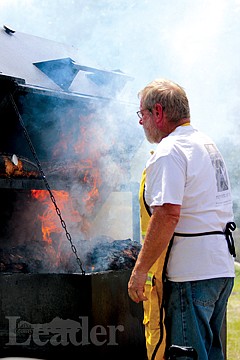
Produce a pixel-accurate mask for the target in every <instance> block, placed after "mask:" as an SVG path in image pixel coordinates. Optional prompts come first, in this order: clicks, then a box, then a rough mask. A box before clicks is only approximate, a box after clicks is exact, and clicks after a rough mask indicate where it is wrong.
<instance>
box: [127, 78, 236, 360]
mask: <svg viewBox="0 0 240 360" xmlns="http://www.w3.org/2000/svg"><path fill="white" fill-rule="evenodd" d="M139 98H140V111H138V115H139V117H140V120H139V123H140V124H141V125H142V126H143V129H144V132H145V135H146V138H147V139H148V141H149V142H150V143H156V144H158V145H157V147H156V150H155V152H154V153H153V154H152V155H151V156H150V159H149V160H148V162H147V164H146V169H145V182H144V185H142V188H143V189H144V203H145V204H146V208H147V207H148V208H149V215H150V216H149V222H148V224H147V229H146V234H145V237H144V241H143V244H142V248H141V251H140V253H139V256H138V259H137V261H136V264H135V266H134V268H133V271H132V274H131V277H130V279H129V283H128V293H129V296H130V298H131V299H132V300H133V301H135V302H137V303H138V302H140V301H143V305H144V312H145V313H144V320H146V319H145V317H146V315H148V311H149V308H151V293H152V292H153V291H154V288H155V287H156V283H157V282H159V284H160V285H159V287H158V289H157V291H155V293H157V296H158V299H159V301H158V303H159V308H161V309H162V293H161V290H162V289H161V281H164V310H165V316H164V314H162V316H159V314H158V316H157V319H158V321H162V320H164V317H165V322H164V324H165V328H166V343H164V341H163V338H164V333H165V331H164V328H162V327H161V326H159V327H158V331H157V332H158V336H159V341H156V339H155V340H154V341H153V344H152V345H154V346H155V349H153V348H152V347H151V349H150V348H149V349H150V350H149V351H148V358H149V359H160V357H159V356H161V357H162V359H164V358H166V356H167V355H166V353H165V355H164V354H163V352H162V350H161V353H162V355H157V352H158V350H159V348H160V347H161V346H162V345H163V346H164V348H166V349H168V348H169V347H170V345H177V346H183V347H193V348H194V349H195V350H196V351H197V353H198V357H199V360H223V359H224V354H223V350H222V345H221V338H220V332H221V326H222V322H223V319H224V316H225V311H226V306H227V301H228V298H229V296H230V293H231V290H232V287H233V283H234V277H235V272H234V257H235V256H236V255H235V249H234V242H233V238H232V234H231V231H232V230H234V229H235V227H236V225H235V223H234V222H233V210H232V198H231V190H230V183H229V178H228V173H227V169H226V166H225V163H224V160H223V158H222V156H221V154H220V152H219V150H218V149H217V147H216V145H215V144H214V142H213V141H212V140H211V139H210V138H209V137H208V136H206V135H205V134H203V133H201V132H199V131H197V130H196V129H194V128H193V127H192V126H191V124H190V109H189V103H188V98H187V95H186V93H185V91H184V89H183V88H182V87H181V86H179V85H178V84H176V83H174V82H172V81H169V80H166V79H158V80H155V81H153V82H151V83H150V84H148V85H147V86H146V87H145V88H144V89H143V90H141V91H140V92H139ZM149 278H150V281H151V280H152V287H151V290H149V288H148V284H149V283H148V281H149ZM145 304H147V305H145ZM154 306H155V305H154ZM159 319H160V320H159ZM146 322H148V323H149V324H150V322H151V319H150V318H148V321H145V323H146ZM150 325H151V324H150ZM151 328H154V326H153V327H151V326H150V327H148V329H147V331H146V334H149V331H150V332H151ZM162 331H163V333H162ZM151 338H152V337H151V335H149V336H148V338H147V339H146V340H147V348H148V347H149V344H148V339H151ZM160 338H161V339H160Z"/></svg>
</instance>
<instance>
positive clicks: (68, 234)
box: [9, 93, 85, 275]
mask: <svg viewBox="0 0 240 360" xmlns="http://www.w3.org/2000/svg"><path fill="white" fill-rule="evenodd" d="M9 96H10V99H11V103H12V105H13V107H14V110H15V112H16V114H17V116H18V119H19V122H20V124H21V127H22V129H23V132H24V135H25V137H26V139H27V142H28V145H29V147H30V149H31V151H32V154H33V156H34V159H35V161H36V164H37V166H38V169H39V171H40V173H41V176H42V178H43V181H44V183H45V186H46V188H47V190H48V192H49V194H50V198H51V200H52V202H53V204H54V207H55V210H56V213H57V215H58V216H59V219H60V222H61V225H62V227H63V229H64V230H65V234H66V237H67V240H68V241H69V242H70V244H71V249H72V252H73V253H74V255H75V256H76V260H77V263H78V265H79V267H80V269H81V272H82V275H85V270H84V269H83V265H82V261H81V259H80V258H79V256H78V254H77V249H76V247H75V245H74V244H73V242H72V237H71V235H70V233H69V232H68V230H67V226H66V223H65V221H64V220H63V218H62V215H61V211H60V209H59V207H58V206H57V203H56V200H55V197H54V195H53V193H52V191H51V189H50V186H49V184H48V181H47V179H46V176H45V174H44V172H43V169H42V166H41V164H40V162H39V160H38V156H37V153H36V151H35V149H34V147H33V144H32V141H31V139H30V136H29V134H28V132H27V129H26V127H25V125H24V122H23V120H22V117H21V115H20V113H19V110H18V108H17V105H16V103H15V101H14V98H13V96H12V94H11V93H10V94H9Z"/></svg>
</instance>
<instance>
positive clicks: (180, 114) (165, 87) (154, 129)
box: [138, 79, 190, 143]
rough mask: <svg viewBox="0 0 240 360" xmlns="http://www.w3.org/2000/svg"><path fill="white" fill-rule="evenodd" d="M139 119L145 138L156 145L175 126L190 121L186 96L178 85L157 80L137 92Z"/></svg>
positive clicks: (164, 80) (168, 81)
mask: <svg viewBox="0 0 240 360" xmlns="http://www.w3.org/2000/svg"><path fill="white" fill-rule="evenodd" d="M138 96H139V98H140V112H138V115H139V117H140V121H139V123H140V124H141V125H143V128H144V131H145V134H146V137H147V139H148V141H149V142H151V143H158V142H160V141H161V140H162V138H163V137H165V136H167V135H168V134H170V133H171V132H172V131H173V130H174V129H175V128H176V127H177V126H179V125H182V124H184V123H186V122H189V121H190V109H189V103H188V98H187V95H186V93H185V91H184V89H183V88H182V87H181V86H179V85H178V84H176V83H174V82H172V81H170V80H166V79H157V80H154V81H152V82H151V83H150V84H148V85H147V86H146V87H145V88H144V89H142V90H141V91H139V93H138Z"/></svg>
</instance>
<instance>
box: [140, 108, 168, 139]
mask: <svg viewBox="0 0 240 360" xmlns="http://www.w3.org/2000/svg"><path fill="white" fill-rule="evenodd" d="M139 116H141V117H140V120H139V124H140V125H142V126H143V130H144V133H145V136H146V138H147V140H148V141H149V142H150V143H151V144H154V143H159V142H160V141H161V139H162V138H163V136H162V134H161V131H160V130H159V129H158V127H157V124H156V121H155V116H154V114H153V112H152V111H151V110H150V109H145V108H144V107H143V106H142V103H141V104H140V114H139Z"/></svg>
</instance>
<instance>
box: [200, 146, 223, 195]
mask: <svg viewBox="0 0 240 360" xmlns="http://www.w3.org/2000/svg"><path fill="white" fill-rule="evenodd" d="M205 147H206V149H207V151H208V153H209V156H210V158H211V161H212V165H213V167H214V169H215V175H216V180H217V189H218V192H222V191H226V190H228V189H229V184H228V177H227V172H226V167H225V164H224V161H223V158H222V156H221V154H220V152H219V151H218V149H217V148H216V146H215V145H214V144H205Z"/></svg>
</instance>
